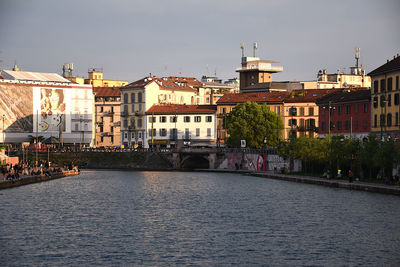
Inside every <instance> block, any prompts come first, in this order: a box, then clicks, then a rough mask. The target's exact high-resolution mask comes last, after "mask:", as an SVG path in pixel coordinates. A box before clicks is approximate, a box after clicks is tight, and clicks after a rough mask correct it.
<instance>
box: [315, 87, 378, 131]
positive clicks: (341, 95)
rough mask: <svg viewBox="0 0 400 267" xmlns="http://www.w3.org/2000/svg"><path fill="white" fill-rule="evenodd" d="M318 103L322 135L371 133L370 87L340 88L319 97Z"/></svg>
mask: <svg viewBox="0 0 400 267" xmlns="http://www.w3.org/2000/svg"><path fill="white" fill-rule="evenodd" d="M317 105H318V109H319V136H320V137H323V138H324V137H326V136H327V135H329V134H332V135H338V134H341V135H344V136H346V137H355V138H364V137H367V136H368V134H369V133H370V130H371V92H370V90H369V88H359V89H356V88H353V89H340V90H337V91H336V92H333V93H332V94H328V95H326V96H323V97H321V98H319V99H318V100H317ZM329 125H330V126H329Z"/></svg>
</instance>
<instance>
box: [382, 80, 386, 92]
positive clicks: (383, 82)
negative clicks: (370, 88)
mask: <svg viewBox="0 0 400 267" xmlns="http://www.w3.org/2000/svg"><path fill="white" fill-rule="evenodd" d="M385 91H386V81H385V79H382V80H381V92H385Z"/></svg>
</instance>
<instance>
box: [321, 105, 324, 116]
mask: <svg viewBox="0 0 400 267" xmlns="http://www.w3.org/2000/svg"><path fill="white" fill-rule="evenodd" d="M321 115H325V107H322V108H321Z"/></svg>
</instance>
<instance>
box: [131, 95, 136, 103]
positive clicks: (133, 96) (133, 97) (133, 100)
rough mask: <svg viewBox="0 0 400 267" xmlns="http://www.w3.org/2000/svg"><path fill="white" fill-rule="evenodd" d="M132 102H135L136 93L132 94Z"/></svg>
mask: <svg viewBox="0 0 400 267" xmlns="http://www.w3.org/2000/svg"><path fill="white" fill-rule="evenodd" d="M131 103H135V93H132V94H131Z"/></svg>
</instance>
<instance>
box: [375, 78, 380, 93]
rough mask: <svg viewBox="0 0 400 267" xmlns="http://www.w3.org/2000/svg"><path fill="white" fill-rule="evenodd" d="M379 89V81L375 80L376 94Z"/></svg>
mask: <svg viewBox="0 0 400 267" xmlns="http://www.w3.org/2000/svg"><path fill="white" fill-rule="evenodd" d="M378 90H379V81H377V80H376V81H374V94H377V93H378Z"/></svg>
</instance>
